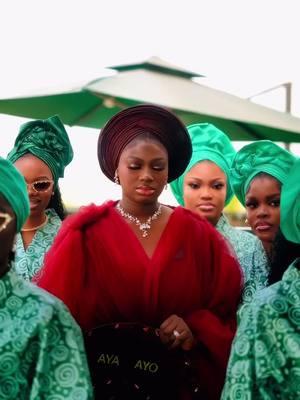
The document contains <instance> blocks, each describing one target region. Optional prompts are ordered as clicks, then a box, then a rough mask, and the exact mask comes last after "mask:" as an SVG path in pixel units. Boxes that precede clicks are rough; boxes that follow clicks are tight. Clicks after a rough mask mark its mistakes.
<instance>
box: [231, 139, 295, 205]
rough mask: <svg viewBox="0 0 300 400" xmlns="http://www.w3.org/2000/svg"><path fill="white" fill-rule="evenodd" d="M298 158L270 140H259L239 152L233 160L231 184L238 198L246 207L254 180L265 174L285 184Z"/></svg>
mask: <svg viewBox="0 0 300 400" xmlns="http://www.w3.org/2000/svg"><path fill="white" fill-rule="evenodd" d="M295 161H296V157H295V156H293V155H292V154H291V153H290V152H289V151H287V150H285V149H283V148H282V147H280V146H278V145H277V144H275V143H273V142H271V141H270V140H258V141H256V142H253V143H251V144H248V145H246V146H244V147H243V148H242V149H241V150H239V151H238V152H237V154H236V156H235V158H234V160H233V164H232V170H231V183H232V186H233V189H234V192H235V195H236V197H237V198H238V199H239V201H240V202H241V203H242V204H243V205H245V197H246V193H247V191H248V189H249V186H250V183H251V181H252V179H253V178H254V177H255V176H256V175H257V174H259V173H261V172H264V173H266V174H269V175H271V176H273V177H274V178H276V179H277V180H278V181H279V182H281V183H284V181H285V180H286V178H287V176H288V174H289V171H290V169H291V168H292V166H293V164H294V163H295Z"/></svg>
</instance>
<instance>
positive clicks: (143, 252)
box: [112, 202, 176, 263]
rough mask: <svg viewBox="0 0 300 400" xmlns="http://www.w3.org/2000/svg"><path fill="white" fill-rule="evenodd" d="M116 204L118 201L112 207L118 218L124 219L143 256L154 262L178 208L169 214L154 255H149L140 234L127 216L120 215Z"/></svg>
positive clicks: (123, 221) (123, 222)
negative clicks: (128, 220)
mask: <svg viewBox="0 0 300 400" xmlns="http://www.w3.org/2000/svg"><path fill="white" fill-rule="evenodd" d="M116 204H117V202H114V204H113V207H112V208H113V210H114V213H115V214H116V215H117V216H118V218H119V219H120V220H121V221H122V224H125V225H126V227H127V229H128V230H129V231H130V235H132V237H133V241H136V242H137V247H138V248H139V249H140V253H142V254H143V257H144V258H146V259H147V261H148V262H150V263H151V262H153V261H154V260H155V258H156V257H157V254H158V250H159V248H160V247H161V246H162V243H163V241H164V237H165V235H166V233H167V231H168V230H169V229H170V224H171V222H172V220H173V215H174V213H175V210H176V208H174V209H172V210H173V212H172V213H171V214H170V216H169V219H168V221H167V223H166V225H165V227H164V230H163V231H162V233H161V235H160V238H159V239H158V241H157V244H156V246H155V249H154V251H153V253H152V255H151V256H149V255H148V254H147V252H146V250H145V249H144V247H143V245H142V243H141V241H140V240H139V238H138V236H137V235H136V234H135V232H134V230H133V229H131V227H130V225H129V224H128V223H127V222H126V220H125V218H124V217H122V215H120V213H119V212H118V211H117V210H116ZM162 205H163V204H162ZM167 207H168V206H167ZM170 208H171V207H170Z"/></svg>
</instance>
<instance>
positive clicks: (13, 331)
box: [0, 271, 92, 400]
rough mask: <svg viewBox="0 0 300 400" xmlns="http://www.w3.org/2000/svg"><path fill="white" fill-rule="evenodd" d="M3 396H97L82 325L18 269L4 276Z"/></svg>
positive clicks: (22, 399)
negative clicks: (90, 375)
mask: <svg viewBox="0 0 300 400" xmlns="http://www.w3.org/2000/svg"><path fill="white" fill-rule="evenodd" d="M0 399H1V400H4V399H5V400H41V399H45V400H46V399H47V400H67V399H70V400H71V399H72V400H87V399H92V393H91V384H90V377H89V372H88V367H87V362H86V357H85V353H84V348H83V342H82V336H81V331H80V328H79V327H78V325H77V324H76V322H75V321H74V320H73V318H72V317H71V315H70V313H69V312H68V311H67V309H66V307H65V306H64V305H63V303H62V302H61V301H59V300H58V299H56V298H55V297H53V296H51V295H50V294H49V293H47V292H45V291H43V290H42V289H40V288H38V287H36V286H34V285H32V284H31V283H28V282H25V281H24V280H23V279H21V278H20V277H18V276H17V275H16V274H15V272H14V271H9V272H7V273H6V274H5V275H4V276H3V277H2V278H1V279H0Z"/></svg>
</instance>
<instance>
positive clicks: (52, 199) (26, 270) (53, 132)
mask: <svg viewBox="0 0 300 400" xmlns="http://www.w3.org/2000/svg"><path fill="white" fill-rule="evenodd" d="M72 158H73V151H72V147H71V144H70V141H69V138H68V134H67V132H66V130H65V128H64V126H63V124H62V123H61V121H60V119H59V118H58V117H57V116H54V117H51V118H48V119H46V120H36V121H31V122H28V123H26V124H24V125H22V126H21V128H20V131H19V134H18V136H17V138H16V141H15V146H14V148H13V149H12V151H11V152H10V153H9V154H8V159H9V160H10V161H11V162H13V163H14V165H15V167H16V168H17V169H18V170H19V171H20V172H21V174H22V175H23V176H24V178H25V181H26V183H27V190H28V196H29V201H30V215H29V218H28V219H27V221H26V222H25V224H24V226H23V227H22V230H21V232H20V233H19V234H18V235H17V243H16V257H15V270H16V272H17V273H18V274H19V275H20V276H22V277H23V278H24V279H26V280H31V279H32V277H33V276H34V275H35V274H36V273H37V272H38V271H39V269H40V268H41V266H42V264H43V260H44V255H45V253H46V252H47V251H48V249H49V247H50V246H51V244H52V242H53V239H54V237H55V235H56V233H57V231H58V229H59V228H60V225H61V220H63V219H64V217H65V211H64V207H63V203H62V200H61V195H60V190H59V186H58V179H59V178H60V177H63V175H64V169H65V167H66V165H68V164H69V163H70V162H71V160H72Z"/></svg>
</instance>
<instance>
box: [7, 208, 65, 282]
mask: <svg viewBox="0 0 300 400" xmlns="http://www.w3.org/2000/svg"><path fill="white" fill-rule="evenodd" d="M46 215H47V216H48V222H47V225H45V226H43V227H42V228H41V229H38V230H37V231H36V233H35V235H34V237H33V239H32V242H31V243H30V245H29V246H28V247H27V249H26V250H25V249H24V244H23V240H22V236H21V234H20V233H18V234H17V242H16V254H15V261H14V263H13V266H12V267H13V269H14V270H15V271H16V273H17V274H18V275H19V276H21V277H22V278H23V279H25V280H26V281H31V279H32V278H33V277H34V275H36V273H37V272H38V271H39V270H40V269H41V267H42V266H43V262H44V256H45V254H46V252H47V251H48V250H49V248H50V246H51V245H52V243H53V240H54V238H55V236H56V234H57V232H58V230H59V228H60V226H61V220H60V218H59V216H58V215H57V214H56V212H55V211H54V210H53V209H48V210H46Z"/></svg>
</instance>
